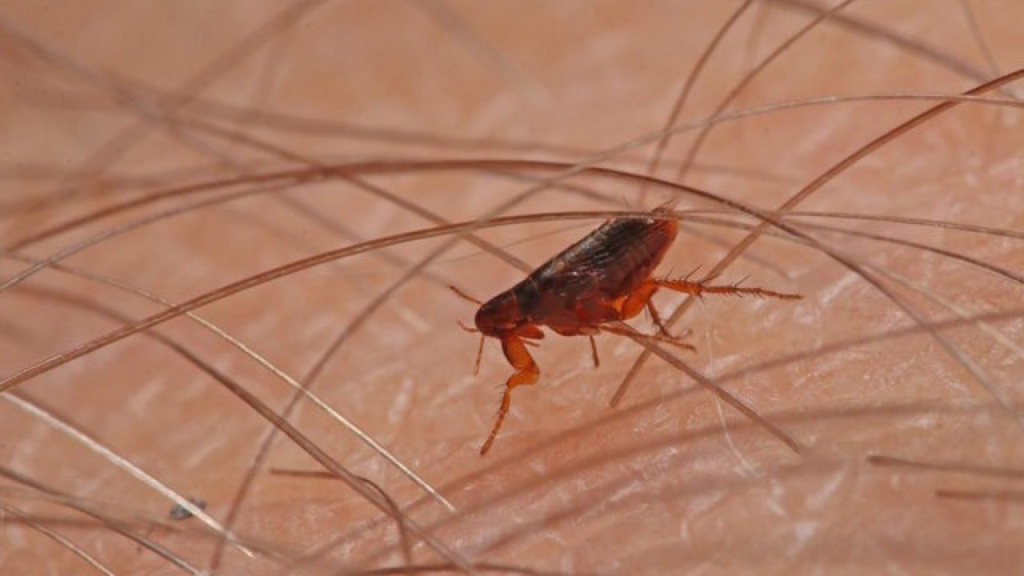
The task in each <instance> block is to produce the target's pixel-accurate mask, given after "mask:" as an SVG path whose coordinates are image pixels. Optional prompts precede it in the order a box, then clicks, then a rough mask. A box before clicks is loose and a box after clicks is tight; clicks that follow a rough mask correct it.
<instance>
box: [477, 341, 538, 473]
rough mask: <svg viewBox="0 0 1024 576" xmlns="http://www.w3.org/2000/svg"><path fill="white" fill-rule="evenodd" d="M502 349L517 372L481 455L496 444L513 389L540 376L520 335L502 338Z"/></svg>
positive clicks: (504, 397)
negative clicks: (495, 440)
mask: <svg viewBox="0 0 1024 576" xmlns="http://www.w3.org/2000/svg"><path fill="white" fill-rule="evenodd" d="M501 349H502V350H503V351H504V352H505V358H507V359H508V362H509V364H511V365H512V367H513V368H515V369H516V372H515V374H513V375H512V376H510V377H509V379H508V382H506V383H505V395H504V396H503V397H502V399H501V408H499V409H498V416H497V419H496V420H495V421H494V427H493V428H491V433H490V435H488V436H487V441H486V442H484V445H483V446H481V447H480V455H481V456H483V455H484V454H487V451H488V450H490V449H491V444H494V439H495V438H497V437H498V430H499V429H500V428H501V424H502V423H503V422H504V421H505V415H506V414H508V409H509V407H510V406H511V405H512V389H513V388H515V387H516V386H524V385H528V384H533V383H534V382H536V381H537V379H538V378H540V368H538V367H537V363H536V362H534V361H533V357H532V356H530V353H529V352H528V351H527V350H526V343H525V341H524V340H523V339H522V338H520V337H519V336H506V337H504V338H502V340H501Z"/></svg>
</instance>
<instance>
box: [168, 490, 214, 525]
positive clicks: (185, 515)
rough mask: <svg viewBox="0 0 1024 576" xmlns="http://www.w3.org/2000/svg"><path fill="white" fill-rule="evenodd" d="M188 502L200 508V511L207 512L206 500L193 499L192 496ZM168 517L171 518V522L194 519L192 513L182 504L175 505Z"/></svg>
mask: <svg viewBox="0 0 1024 576" xmlns="http://www.w3.org/2000/svg"><path fill="white" fill-rule="evenodd" d="M188 501H189V502H191V503H192V505H193V506H195V507H196V508H199V509H200V510H206V501H205V500H200V499H198V498H192V497H191V496H190V497H189V498H188ZM168 515H169V516H170V518H171V520H188V519H189V518H191V517H192V513H191V512H189V511H188V510H186V509H185V508H184V507H183V506H182V505H181V504H175V505H174V507H173V508H171V511H170V513H169V514H168Z"/></svg>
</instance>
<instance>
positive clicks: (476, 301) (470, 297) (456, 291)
mask: <svg viewBox="0 0 1024 576" xmlns="http://www.w3.org/2000/svg"><path fill="white" fill-rule="evenodd" d="M448 287H449V288H451V290H452V292H455V293H456V294H458V295H459V296H461V297H462V298H463V299H465V300H469V301H470V302H472V303H474V304H476V305H477V306H483V305H484V303H483V302H481V301H479V300H477V299H476V298H473V297H472V296H470V295H469V294H466V293H465V292H463V291H462V290H460V289H458V288H456V287H455V286H453V285H451V284H449V285H448Z"/></svg>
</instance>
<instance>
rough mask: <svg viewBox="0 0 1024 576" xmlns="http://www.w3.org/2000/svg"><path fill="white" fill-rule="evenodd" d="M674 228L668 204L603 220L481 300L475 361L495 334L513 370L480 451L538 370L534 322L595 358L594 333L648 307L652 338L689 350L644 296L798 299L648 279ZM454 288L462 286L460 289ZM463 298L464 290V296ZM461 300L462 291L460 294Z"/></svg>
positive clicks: (537, 328) (537, 329)
mask: <svg viewBox="0 0 1024 576" xmlns="http://www.w3.org/2000/svg"><path fill="white" fill-rule="evenodd" d="M678 232H679V224H678V222H677V221H676V220H674V219H673V218H672V211H671V209H670V208H668V207H661V208H657V209H655V210H654V211H653V212H652V213H651V217H650V218H619V219H616V220H610V221H608V222H605V223H604V224H603V225H601V227H599V228H598V229H597V230H594V231H593V232H591V233H590V234H588V235H587V236H586V237H585V238H583V239H582V240H580V241H579V242H577V243H575V244H573V245H572V246H570V247H569V248H568V249H566V250H565V251H564V252H562V253H561V254H559V255H557V256H555V257H554V258H552V259H551V260H548V261H547V262H546V263H545V264H544V265H543V266H541V267H540V268H538V269H537V270H535V271H534V272H533V273H531V274H530V275H529V276H527V277H526V279H525V280H523V281H522V282H520V283H519V284H516V285H515V286H513V287H512V288H511V289H509V290H506V291H505V292H502V293H501V294H498V295H497V296H495V297H494V298H492V299H491V300H489V301H488V302H486V303H484V304H483V305H481V306H480V309H479V310H478V311H477V313H476V328H477V330H479V331H480V333H481V334H482V336H481V341H480V350H479V352H478V353H477V366H479V364H480V354H481V353H482V352H483V337H486V336H491V337H494V338H497V339H499V340H501V348H502V350H503V351H504V352H505V358H507V359H508V362H509V364H511V365H512V367H513V368H515V370H516V371H515V373H514V374H513V375H512V376H511V377H509V379H508V382H506V384H505V394H504V397H503V398H502V401H501V408H500V409H499V411H498V415H497V419H496V420H495V422H494V427H493V428H492V429H491V433H490V434H489V435H488V436H487V440H486V441H485V442H484V444H483V446H482V447H481V448H480V454H481V455H483V454H486V453H487V451H488V450H490V448H491V445H492V444H493V443H494V439H495V438H496V437H497V436H498V430H499V429H500V428H501V424H502V422H504V420H505V415H506V414H508V409H509V406H510V405H511V392H512V389H513V388H515V387H516V386H522V385H526V384H533V383H535V382H536V381H537V379H538V378H539V377H540V369H539V368H538V367H537V363H536V362H534V361H533V357H532V356H530V353H529V352H528V351H527V350H526V345H527V344H531V345H536V344H535V342H534V340H540V339H541V338H543V337H544V333H543V332H541V329H540V327H541V326H547V327H548V328H550V329H551V330H554V331H555V332H557V333H558V334H561V335H563V336H579V335H585V336H588V337H590V343H591V350H592V352H593V354H594V363H595V365H596V364H597V363H598V359H597V347H596V345H595V344H594V335H595V334H597V333H599V332H613V333H620V332H621V330H620V329H618V328H616V327H615V326H612V325H611V323H614V322H618V321H622V320H627V319H629V318H632V317H634V316H636V315H637V314H639V313H640V311H641V310H643V309H644V308H647V309H648V310H649V311H650V314H651V319H652V320H653V321H654V323H655V325H656V326H657V327H658V329H659V331H660V334H659V335H658V336H654V337H653V338H655V339H656V340H659V341H662V342H669V343H672V344H675V345H677V346H682V347H685V348H689V349H691V350H692V349H693V347H692V346H689V345H688V344H683V343H681V342H680V341H679V340H678V339H675V338H672V337H671V336H669V334H668V332H667V331H666V330H665V327H664V326H663V325H662V323H661V320H660V317H659V316H658V313H657V310H655V308H654V305H653V304H652V303H651V296H652V295H654V293H655V292H656V291H657V290H658V289H659V288H668V289H669V290H675V291H677V292H683V293H686V294H692V295H695V296H702V295H704V294H737V295H740V294H751V295H755V296H761V297H764V296H770V297H774V298H784V299H797V298H801V297H802V296H800V295H799V294H784V293H781V292H774V291H772V290H765V289H763V288H746V287H742V288H741V287H740V286H738V285H732V286H713V285H710V284H707V282H708V281H709V280H708V279H705V280H701V281H690V280H689V278H688V277H687V278H681V279H671V278H654V269H655V268H656V267H657V266H658V264H659V263H660V262H661V259H662V258H663V257H664V256H665V252H667V251H668V248H669V246H671V245H672V242H673V241H674V240H675V238H676V234H678ZM460 294H461V292H460ZM463 296H465V295H463ZM467 298H468V296H467Z"/></svg>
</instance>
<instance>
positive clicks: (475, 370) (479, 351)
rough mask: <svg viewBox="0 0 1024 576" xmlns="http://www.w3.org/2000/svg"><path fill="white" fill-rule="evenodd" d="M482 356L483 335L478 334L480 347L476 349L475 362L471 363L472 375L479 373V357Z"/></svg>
mask: <svg viewBox="0 0 1024 576" xmlns="http://www.w3.org/2000/svg"><path fill="white" fill-rule="evenodd" d="M483 356H484V335H483V334H481V335H480V347H479V348H477V349H476V364H474V365H473V376H476V375H478V374H480V359H481V358H483Z"/></svg>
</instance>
